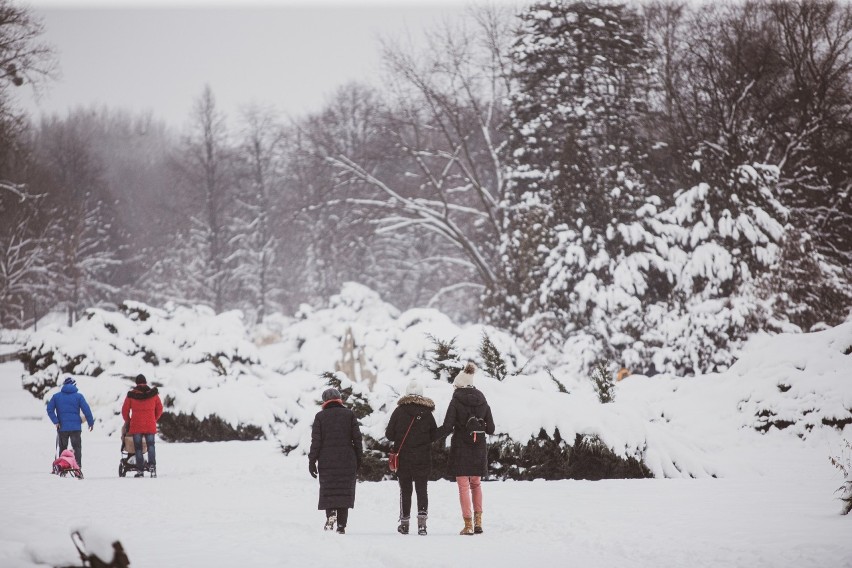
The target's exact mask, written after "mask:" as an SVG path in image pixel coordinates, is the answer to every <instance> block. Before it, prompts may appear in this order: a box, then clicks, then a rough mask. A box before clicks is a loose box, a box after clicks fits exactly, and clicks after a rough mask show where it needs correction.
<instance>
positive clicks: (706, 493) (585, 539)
mask: <svg viewBox="0 0 852 568" xmlns="http://www.w3.org/2000/svg"><path fill="white" fill-rule="evenodd" d="M21 370H22V369H21V366H20V365H19V364H18V363H8V364H3V365H0V455H2V457H3V459H2V461H0V503H2V504H3V510H4V519H3V522H2V525H0V526H1V527H2V528H0V567H3V568H5V567H10V568H12V567H14V568H17V567H28V566H41V565H51V564H61V563H66V564H67V563H72V562H74V561H75V560H76V551H75V550H74V548H73V546H72V544H71V540H70V538H69V533H70V532H71V530H73V529H74V528H76V527H86V528H87V529H88V530H90V531H92V532H94V533H96V534H102V535H105V536H108V537H110V538H118V539H120V540H121V541H122V543H123V544H124V547H125V550H126V551H127V553H128V556H129V557H130V560H131V562H132V566H134V567H136V568H140V567H141V568H145V567H164V566H181V567H193V566H199V567H202V566H203V567H205V568H209V567H218V566H253V567H254V566H257V567H267V566H268V567H273V566H335V567H340V566H352V565H355V566H370V567H383V566H388V567H391V566H393V567H396V566H400V567H401V566H406V567H409V566H412V567H416V566H424V567H425V566H453V565H455V566H457V565H459V563H460V562H462V561H464V562H467V563H470V562H471V561H473V562H475V564H476V565H478V566H487V567H488V568H492V567H503V566H505V567H513V568H515V567H517V566H524V565H528V564H529V563H530V561H539V560H543V561H547V562H550V563H552V562H554V561H557V562H558V564H559V565H564V566H578V567H594V566H601V567H604V566H613V565H616V564H621V565H625V566H652V567H654V568H660V567H668V566H670V567H683V566H689V567H690V568H697V567H703V566H707V567H710V566H713V567H723V566H724V567H734V566H743V567H749V568H758V567H767V568H769V567H772V568H778V567H785V566H789V567H797V568H802V567H808V566H813V567H820V568H830V567H842V566H852V538H850V531H852V518H848V517H842V516H840V515H838V510H839V502H838V501H837V500H836V499H835V498H834V495H833V494H832V491H833V490H834V488H835V487H837V486H839V485H840V479H839V477H838V475H837V474H836V473H835V472H834V470H833V469H831V466H830V465H829V464H828V460H827V455H828V454H827V450H826V449H825V448H804V447H799V446H798V445H795V444H794V443H787V446H786V450H785V451H779V450H778V449H777V448H778V446H773V447H770V448H768V449H767V450H766V451H765V452H761V457H760V460H761V468H760V470H761V471H764V472H766V471H776V472H777V473H776V474H773V475H760V474H757V473H755V474H752V475H742V476H738V477H736V478H729V479H701V480H635V481H602V482H583V481H561V482H542V481H537V482H493V483H487V484H485V485H484V493H485V509H486V511H485V515H484V521H485V529H486V534H484V535H482V536H477V537H467V538H463V537H459V536H458V535H457V532H458V530H459V529H460V528H461V522H460V518H459V517H460V515H459V513H458V504H457V497H456V493H455V486H454V485H453V484H451V483H448V482H445V481H441V482H437V483H433V484H430V500H431V501H430V502H431V506H430V509H431V517H430V523H429V529H430V534H429V536H428V537H418V536H417V535H410V536H407V537H402V536H400V535H398V534H396V532H395V525H396V522H395V519H396V516H397V491H396V485H395V484H394V483H391V482H384V483H362V484H359V486H358V497H357V502H356V509H355V510H354V511H353V512H352V514H351V517H350V527H349V530H348V534H347V535H346V536H339V535H336V534H325V533H323V531H322V529H321V526H322V522H323V515H322V514H321V513H320V512H318V511H317V510H316V496H317V488H316V482H315V481H314V480H313V479H311V478H310V477H309V475H308V473H307V463H306V460H305V459H304V458H303V457H301V458H299V457H292V458H285V457H283V456H282V455H281V454H280V453H279V452H278V449H277V447H276V446H275V445H274V444H273V443H270V442H250V443H217V444H165V443H161V444H159V445H158V458H159V459H158V461H159V464H160V465H159V473H160V477H159V478H158V479H153V480H152V479H148V478H145V479H133V478H124V479H121V478H119V477H118V475H117V468H118V460H119V457H120V455H119V447H118V442H117V440H116V439H115V438H110V437H108V436H107V435H106V433H104V432H102V431H100V430H99V429H98V428H97V427H96V428H95V431H94V432H91V433H90V432H84V434H83V463H84V468H83V469H84V471H85V474H86V479H85V480H84V481H76V480H71V479H60V478H58V477H55V476H52V475H50V474H49V473H48V471H49V469H50V462H51V461H52V459H53V449H52V448H53V443H54V430H53V429H52V427H51V425H50V423H49V421H48V420H47V417H46V416H45V415H44V410H43V405H42V404H41V403H40V402H39V401H37V400H35V399H33V398H32V397H31V396H30V395H29V394H27V393H26V392H25V391H23V390H22V389H20V386H19V385H20V383H19V378H20V374H21ZM84 394H85V393H84ZM752 455H753V454H752ZM752 459H754V458H752ZM462 559H465V560H462Z"/></svg>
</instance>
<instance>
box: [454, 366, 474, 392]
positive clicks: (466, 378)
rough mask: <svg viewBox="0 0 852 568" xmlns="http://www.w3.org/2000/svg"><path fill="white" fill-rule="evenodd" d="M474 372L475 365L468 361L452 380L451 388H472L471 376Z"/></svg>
mask: <svg viewBox="0 0 852 568" xmlns="http://www.w3.org/2000/svg"><path fill="white" fill-rule="evenodd" d="M475 372H476V365H474V364H473V363H471V362H470V361H468V363H467V364H466V365H465V366H464V369H462V370H461V372H460V373H459V374H458V375H456V378H455V379H453V386H454V387H456V388H457V389H460V388H464V387H472V386H473V374H474V373H475Z"/></svg>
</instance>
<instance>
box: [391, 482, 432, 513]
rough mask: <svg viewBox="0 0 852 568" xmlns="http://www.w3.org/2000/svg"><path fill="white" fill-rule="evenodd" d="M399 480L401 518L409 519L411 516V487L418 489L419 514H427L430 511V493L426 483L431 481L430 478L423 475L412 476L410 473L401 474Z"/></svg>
mask: <svg viewBox="0 0 852 568" xmlns="http://www.w3.org/2000/svg"><path fill="white" fill-rule="evenodd" d="M398 480H399V518H400V519H408V518H410V517H411V488H412V485H413V486H414V490H415V491H417V514H418V515H426V513H427V512H428V511H429V495H428V494H427V492H426V484H427V483H429V478H428V477H427V476H425V475H423V476H420V475H418V476H416V477H414V476H411V475H408V474H400V475H399V476H398Z"/></svg>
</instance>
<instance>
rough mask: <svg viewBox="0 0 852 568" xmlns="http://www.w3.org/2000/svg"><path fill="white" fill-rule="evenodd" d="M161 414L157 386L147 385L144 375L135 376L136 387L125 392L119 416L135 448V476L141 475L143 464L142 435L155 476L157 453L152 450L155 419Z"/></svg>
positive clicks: (155, 432)
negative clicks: (127, 424)
mask: <svg viewBox="0 0 852 568" xmlns="http://www.w3.org/2000/svg"><path fill="white" fill-rule="evenodd" d="M162 415H163V403H162V401H160V393H159V392H158V391H157V387H154V388H151V387H149V386H148V381H147V380H146V379H145V375H137V376H136V387H135V388H134V389H132V390H131V391H130V392H128V393H127V396H126V397H125V399H124V405H123V406H122V407H121V416H122V417H123V418H124V421H125V422H129V423H130V426H129V427H128V429H127V432H128V433H129V434H131V435H132V436H133V447H134V448H135V449H136V469H137V470H138V471H137V473H136V476H135V477H142V476H143V471H144V466H143V462H142V436H145V442H146V443H147V444H148V465H149V466H150V470H151V477H157V454H156V452H155V451H154V438H155V435H156V434H157V421H158V420H159V419H160V416H162Z"/></svg>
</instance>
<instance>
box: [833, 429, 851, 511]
mask: <svg viewBox="0 0 852 568" xmlns="http://www.w3.org/2000/svg"><path fill="white" fill-rule="evenodd" d="M829 461H831V465H833V466H834V467H836V468H837V469H838V471H840V473H842V474H843V478H844V482H843V485H841V486H840V487H838V488H837V492H838V493H840V500H841V501H843V508H842V509H841V514H843V515H848V514H849V512H850V511H852V444H851V443H849V441H848V440H843V447H842V448H841V449H840V452H839V455H837V456H830V457H829Z"/></svg>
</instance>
